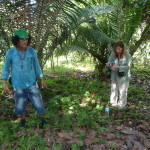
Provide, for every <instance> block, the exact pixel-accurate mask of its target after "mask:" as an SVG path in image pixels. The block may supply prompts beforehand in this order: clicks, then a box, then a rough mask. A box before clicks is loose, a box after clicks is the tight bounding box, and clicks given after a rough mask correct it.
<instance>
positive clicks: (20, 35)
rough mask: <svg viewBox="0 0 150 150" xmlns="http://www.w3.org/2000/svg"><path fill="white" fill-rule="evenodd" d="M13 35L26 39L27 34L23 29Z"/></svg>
mask: <svg viewBox="0 0 150 150" xmlns="http://www.w3.org/2000/svg"><path fill="white" fill-rule="evenodd" d="M14 34H15V35H18V36H19V38H21V39H28V38H29V36H28V33H27V31H26V30H25V29H18V30H16V31H15V32H14Z"/></svg>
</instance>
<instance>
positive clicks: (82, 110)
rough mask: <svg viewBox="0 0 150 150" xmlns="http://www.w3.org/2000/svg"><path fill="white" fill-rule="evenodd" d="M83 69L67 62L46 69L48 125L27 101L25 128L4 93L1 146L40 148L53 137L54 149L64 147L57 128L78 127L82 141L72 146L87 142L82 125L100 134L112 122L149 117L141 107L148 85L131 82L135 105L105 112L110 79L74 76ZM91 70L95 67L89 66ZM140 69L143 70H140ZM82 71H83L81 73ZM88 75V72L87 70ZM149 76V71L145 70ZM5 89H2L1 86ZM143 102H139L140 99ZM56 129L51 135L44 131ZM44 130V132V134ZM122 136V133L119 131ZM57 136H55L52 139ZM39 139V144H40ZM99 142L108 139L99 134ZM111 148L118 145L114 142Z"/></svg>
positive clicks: (0, 112) (76, 131)
mask: <svg viewBox="0 0 150 150" xmlns="http://www.w3.org/2000/svg"><path fill="white" fill-rule="evenodd" d="M77 71H79V70H78V69H77V70H76V69H74V68H66V67H65V66H63V67H62V66H61V67H56V68H55V71H54V72H53V70H47V71H46V72H45V73H46V74H47V76H46V80H45V82H46V84H47V86H48V89H43V90H41V92H42V96H43V101H44V104H45V106H46V114H45V118H46V119H47V121H48V124H47V125H46V126H45V129H44V130H42V129H40V128H39V120H38V114H37V113H36V112H35V110H34V108H33V107H32V105H31V104H30V103H29V102H28V103H27V110H28V112H27V114H28V116H30V117H28V118H27V128H26V129H24V128H21V127H20V126H19V121H18V120H17V117H16V116H15V115H14V114H13V111H14V110H13V108H14V100H13V99H12V98H10V99H7V100H6V96H5V95H4V94H0V96H1V99H0V103H1V104H2V106H1V110H0V115H1V120H0V125H1V126H0V148H1V149H2V148H4V149H6V150H11V149H17V150H19V149H20V150H21V149H27V150H28V149H29V150H30V149H34V148H35V147H36V149H39V150H41V149H42V150H46V149H49V148H48V146H47V145H48V143H49V142H48V140H50V141H53V140H54V139H55V140H54V142H53V145H52V147H53V149H54V150H61V149H62V142H61V140H58V141H57V138H58V137H57V136H56V135H57V132H59V131H74V134H76V137H77V138H79V139H80V140H81V143H78V144H77V143H73V144H71V149H72V150H77V149H80V147H81V146H83V144H84V143H83V139H84V138H85V137H86V132H85V131H83V132H79V131H80V130H79V129H87V128H92V129H94V130H95V131H96V134H99V133H100V132H101V131H102V130H106V131H109V124H110V123H112V122H113V124H114V125H116V126H118V125H121V124H122V123H124V122H126V121H127V120H129V119H135V120H145V121H148V117H147V114H146V112H143V111H141V108H143V106H144V105H146V104H145V101H146V100H147V99H148V95H147V93H146V91H145V89H144V88H143V87H142V86H141V85H139V84H131V85H130V87H129V91H128V102H129V103H130V104H131V107H130V108H129V107H127V108H126V109H123V110H118V109H116V108H111V109H110V117H109V118H106V117H105V115H104V107H105V105H106V104H108V102H109V96H110V83H109V82H108V81H105V80H103V81H102V80H99V79H96V78H90V79H87V78H84V77H83V78H80V76H79V77H78V75H77V77H74V73H75V72H77ZM89 71H91V70H90V69H89ZM137 73H139V71H138V72H137ZM79 74H80V73H79ZM84 75H85V74H84ZM141 76H142V77H143V76H145V77H146V78H147V76H148V74H147V73H144V74H143V73H142V75H141ZM0 92H1V93H2V89H0ZM140 101H141V102H142V103H139V102H140ZM47 132H48V133H49V132H53V133H52V134H50V135H49V136H47V137H45V136H44V135H45V134H46V135H47V134H48V133H47ZM43 134H44V135H43ZM116 134H117V135H118V136H120V135H119V133H116ZM50 138H54V139H50ZM37 143H38V145H37ZM94 143H95V144H105V143H106V139H103V138H96V139H95V140H94ZM111 149H116V147H115V146H112V147H111Z"/></svg>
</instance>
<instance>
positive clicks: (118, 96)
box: [110, 81, 129, 108]
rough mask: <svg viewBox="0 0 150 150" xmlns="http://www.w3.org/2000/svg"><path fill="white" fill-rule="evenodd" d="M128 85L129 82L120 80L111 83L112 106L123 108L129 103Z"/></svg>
mask: <svg viewBox="0 0 150 150" xmlns="http://www.w3.org/2000/svg"><path fill="white" fill-rule="evenodd" d="M128 87H129V82H125V83H118V81H114V82H112V83H111V96H110V104H111V105H112V106H117V107H119V108H123V107H124V106H125V105H126V104H127V92H128Z"/></svg>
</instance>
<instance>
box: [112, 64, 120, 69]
mask: <svg viewBox="0 0 150 150" xmlns="http://www.w3.org/2000/svg"><path fill="white" fill-rule="evenodd" d="M119 68H120V66H116V65H113V66H111V69H112V70H116V69H119Z"/></svg>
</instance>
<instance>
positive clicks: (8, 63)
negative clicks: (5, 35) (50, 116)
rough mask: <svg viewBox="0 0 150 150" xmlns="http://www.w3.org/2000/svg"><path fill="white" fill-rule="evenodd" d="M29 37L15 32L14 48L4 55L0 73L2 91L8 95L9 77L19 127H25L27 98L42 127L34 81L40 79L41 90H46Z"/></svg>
mask: <svg viewBox="0 0 150 150" xmlns="http://www.w3.org/2000/svg"><path fill="white" fill-rule="evenodd" d="M30 41H31V37H30V36H29V35H28V34H27V31H26V30H24V29H19V30H16V31H15V33H14V36H13V37H12V43H13V44H14V46H15V47H13V48H11V49H9V50H8V51H7V53H6V59H5V63H4V68H3V72H2V84H3V90H4V92H5V93H6V94H9V88H8V86H7V84H6V80H7V79H8V77H9V75H11V84H12V86H13V88H14V98H15V114H17V115H20V116H21V120H20V123H21V126H23V127H25V106H26V100H27V99H28V98H29V99H30V101H31V102H32V104H33V106H34V108H35V109H36V111H37V112H38V114H40V119H41V121H42V125H44V123H45V120H44V112H45V108H44V105H43V101H42V97H41V93H40V90H39V87H38V85H37V82H36V79H37V78H40V79H41V88H42V89H43V88H47V86H46V84H45V82H44V79H43V74H42V71H41V68H40V65H39V62H38V59H37V54H36V52H35V50H34V49H33V48H31V47H29V46H28V45H29V44H30Z"/></svg>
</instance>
